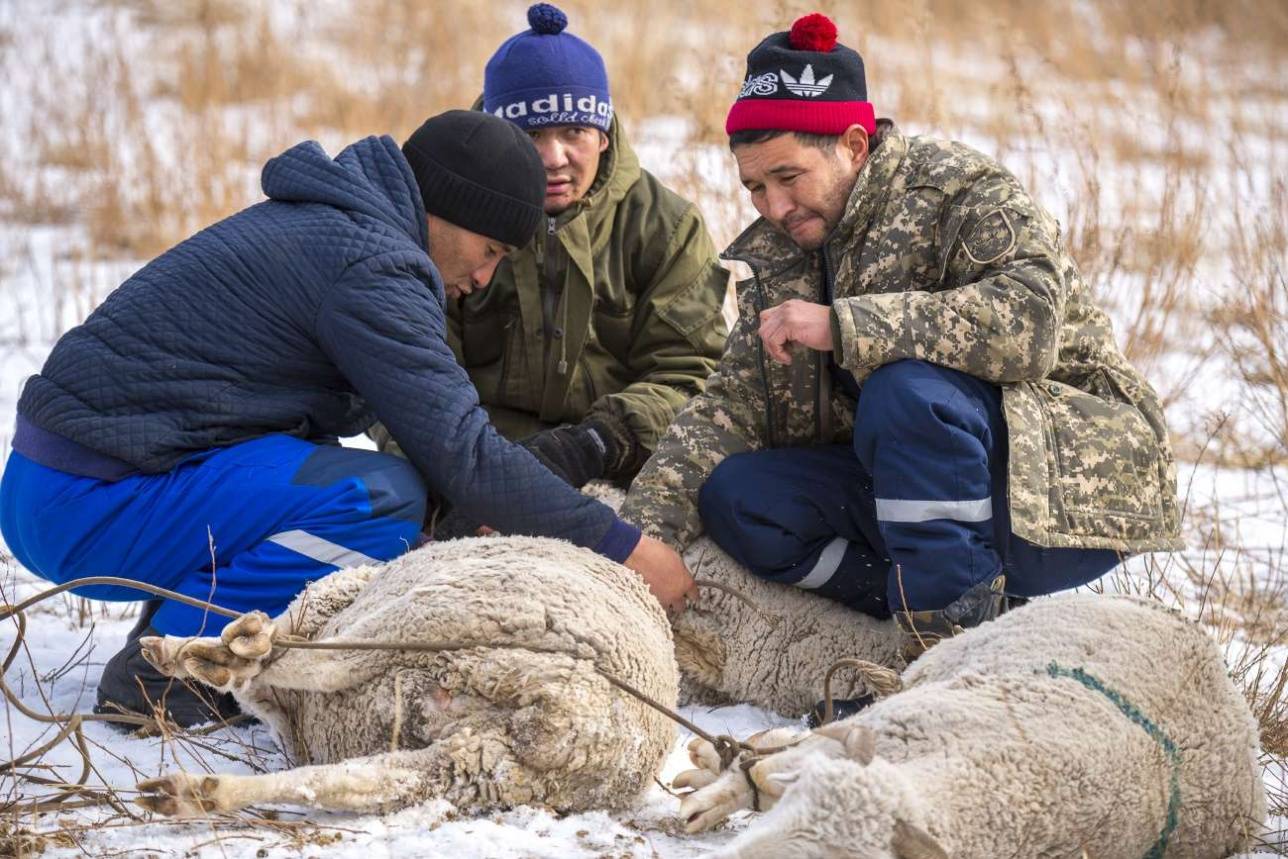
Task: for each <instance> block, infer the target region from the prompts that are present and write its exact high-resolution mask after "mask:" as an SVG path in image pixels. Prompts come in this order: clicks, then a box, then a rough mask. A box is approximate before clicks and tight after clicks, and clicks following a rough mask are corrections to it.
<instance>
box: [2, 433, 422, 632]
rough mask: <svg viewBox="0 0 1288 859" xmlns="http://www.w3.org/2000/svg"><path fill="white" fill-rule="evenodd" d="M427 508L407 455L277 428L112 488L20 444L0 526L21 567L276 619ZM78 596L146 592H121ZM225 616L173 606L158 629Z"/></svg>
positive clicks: (406, 545)
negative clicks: (111, 581)
mask: <svg viewBox="0 0 1288 859" xmlns="http://www.w3.org/2000/svg"><path fill="white" fill-rule="evenodd" d="M425 502H426V491H425V486H424V483H423V482H422V480H421V478H420V475H419V474H418V473H417V471H416V469H415V468H414V467H412V465H411V464H410V463H409V462H407V461H406V460H402V459H399V458H397V457H393V456H387V455H385V454H380V453H374V452H372V451H365V450H353V449H349V448H343V447H338V446H335V445H319V444H313V443H311V442H307V441H302V440H300V439H297V438H291V437H288V436H283V435H270V436H264V437H262V438H258V439H255V440H253V441H248V442H244V443H242V444H238V445H233V446H231V447H226V448H218V449H215V450H209V451H204V452H202V453H199V454H196V455H193V456H190V457H188V458H187V459H186V460H184V461H183V462H182V463H180V464H179V465H178V466H176V467H175V468H173V469H172V470H170V471H168V472H166V473H164V474H155V475H136V476H133V477H127V478H125V479H123V480H119V481H115V482H108V481H103V480H96V479H94V478H90V477H79V476H76V475H72V474H67V473H65V472H61V471H57V470H55V469H52V468H47V467H45V466H43V465H40V464H38V463H36V462H34V461H32V460H30V459H28V458H27V457H25V456H23V455H22V454H20V453H17V452H14V453H12V454H10V457H9V461H8V463H7V465H6V467H5V471H4V478H3V481H0V530H2V531H3V534H4V539H5V542H6V543H7V544H8V546H9V549H10V550H11V551H12V552H13V554H14V556H15V557H16V558H17V559H18V561H19V562H20V563H21V564H22V565H23V566H24V567H26V568H27V569H29V570H31V571H32V572H34V573H36V574H37V575H39V576H41V577H43V578H45V579H47V580H49V581H51V582H54V583H62V582H65V581H69V580H71V579H76V578H82V577H85V576H103V575H108V576H121V577H124V578H127V579H133V580H135V581H140V582H146V583H149V584H154V585H159V586H161V587H164V588H168V589H170V590H174V591H178V592H179V593H182V594H185V595H187V596H192V597H197V598H198V599H202V600H209V601H211V602H214V603H216V604H218V605H221V606H224V607H225V608H230V609H233V610H235V611H239V612H245V611H250V610H252V609H260V610H262V611H265V612H267V613H268V614H269V615H274V614H277V613H279V612H281V611H283V610H284V609H285V608H286V607H287V606H288V605H289V604H290V602H291V600H292V599H294V597H295V596H296V595H297V594H298V593H299V592H300V591H301V590H303V589H304V586H305V585H306V584H308V583H309V582H310V581H313V580H315V579H319V578H321V577H323V576H325V575H327V574H328V573H330V572H332V571H334V570H336V569H339V568H341V567H349V566H358V565H361V564H369V563H375V562H379V561H387V560H389V559H391V558H395V557H397V556H398V555H401V554H403V553H404V552H406V551H408V550H409V549H411V548H413V547H414V546H415V545H416V544H417V541H418V539H419V535H420V526H421V522H422V520H423V519H424V514H425ZM212 544H213V545H212ZM212 556H213V557H212ZM77 593H78V594H80V595H81V596H85V597H89V598H91V599H102V600H138V599H146V598H147V597H146V595H144V594H142V593H140V592H139V591H135V590H132V589H129V588H125V587H115V586H94V587H89V588H84V589H81V590H78V591H77ZM227 622H228V619H227V618H224V617H222V616H220V615H215V614H208V613H207V612H205V611H204V610H202V609H198V608H192V607H189V606H186V605H183V604H182V603H177V602H170V601H167V602H166V603H165V604H164V605H163V606H161V608H160V609H159V610H158V611H157V613H156V615H155V616H154V618H153V619H152V626H153V627H154V628H155V629H157V630H158V631H159V632H162V633H165V634H169V635H196V634H198V633H200V634H205V635H211V634H217V633H218V632H219V630H220V629H222V628H223V626H224V625H225V624H226V623H227Z"/></svg>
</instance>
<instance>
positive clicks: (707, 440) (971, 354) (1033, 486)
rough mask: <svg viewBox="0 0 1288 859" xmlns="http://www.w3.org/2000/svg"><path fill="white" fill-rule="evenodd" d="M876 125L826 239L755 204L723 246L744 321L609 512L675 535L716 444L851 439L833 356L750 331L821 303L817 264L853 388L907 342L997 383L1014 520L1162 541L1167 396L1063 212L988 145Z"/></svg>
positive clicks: (1123, 544) (1070, 541)
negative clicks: (1130, 350)
mask: <svg viewBox="0 0 1288 859" xmlns="http://www.w3.org/2000/svg"><path fill="white" fill-rule="evenodd" d="M878 134H879V137H878V138H877V139H878V141H879V144H878V145H877V146H876V147H875V148H874V149H873V151H872V154H871V155H870V157H869V158H868V161H867V163H866V164H865V165H864V167H863V169H862V171H861V172H860V174H859V177H858V180H857V182H856V183H855V187H854V190H853V193H852V194H851V195H850V198H849V201H848V203H847V207H846V211H845V214H844V215H843V217H842V220H841V222H840V224H838V225H837V228H836V229H835V230H834V231H833V233H832V235H831V237H830V238H829V240H828V242H827V244H826V245H825V246H824V248H823V249H822V250H821V251H820V252H818V253H812V254H808V255H805V254H802V252H801V251H799V250H798V249H797V248H796V247H795V245H793V244H792V243H791V242H790V241H789V240H788V239H787V238H786V237H785V236H784V235H782V234H781V233H780V232H778V231H777V230H776V229H775V228H773V227H772V226H771V225H770V224H769V223H767V222H765V221H764V220H763V219H762V220H758V221H757V222H756V223H754V224H752V225H751V227H749V228H748V229H747V230H746V231H745V232H744V233H743V234H742V235H741V236H740V237H739V238H738V239H737V240H736V241H735V242H734V243H733V245H732V246H731V247H730V248H729V250H728V251H726V253H725V257H726V258H728V259H737V260H742V261H744V262H746V263H747V264H748V265H749V266H750V267H751V269H752V272H753V277H752V278H751V279H750V280H748V281H743V282H741V283H739V284H738V299H739V322H738V324H737V325H736V326H735V329H734V331H733V332H732V333H731V334H730V337H729V342H728V345H727V346H726V348H725V352H724V356H723V357H722V359H721V362H720V366H719V369H718V370H717V372H716V374H715V375H713V376H712V377H711V379H710V380H708V383H707V389H706V391H705V393H703V394H702V395H700V396H698V397H695V398H694V399H693V400H691V401H690V402H689V404H688V405H687V406H686V407H685V408H684V410H683V411H682V412H681V413H680V415H679V416H678V417H677V418H676V420H675V422H674V423H673V424H672V426H671V429H670V431H669V432H668V433H667V436H666V437H665V438H664V439H663V441H662V443H661V444H660V445H659V447H658V450H657V453H656V455H655V456H654V457H653V459H652V460H650V461H649V463H648V464H647V465H646V466H645V467H644V469H643V471H641V473H640V475H639V477H638V478H637V479H636V481H635V483H634V485H633V486H632V489H631V492H630V495H629V496H628V497H627V501H626V504H625V506H624V507H623V508H622V517H623V518H624V519H626V520H628V521H631V522H634V523H635V524H637V525H639V526H641V527H643V528H644V529H645V530H646V531H647V532H649V533H652V534H654V535H655V536H658V537H660V538H662V539H663V540H665V541H667V542H669V543H670V544H672V545H673V546H678V547H684V546H687V545H688V544H689V543H690V542H691V541H692V540H693V539H694V538H695V537H697V536H698V534H699V533H700V532H701V527H702V526H701V522H700V520H699V517H698V511H697V495H698V490H699V488H700V487H701V485H702V483H703V482H704V481H705V480H706V478H707V476H708V475H709V474H710V473H711V471H712V470H713V469H714V468H715V467H716V465H717V464H718V463H719V462H720V461H721V460H723V459H724V458H725V457H726V456H729V455H731V454H734V453H738V452H740V451H747V450H756V449H760V448H765V447H798V446H807V445H814V444H820V443H842V442H847V441H849V440H850V437H851V434H852V428H853V412H854V406H855V404H854V401H853V400H851V399H849V398H848V397H846V396H845V395H843V394H842V393H840V392H839V391H834V390H832V389H831V385H830V374H829V373H828V370H827V355H825V354H823V353H819V352H812V351H810V350H800V351H799V352H798V353H797V357H796V358H795V360H793V362H792V363H791V364H790V365H788V366H783V365H780V364H776V363H774V362H772V361H770V360H769V358H768V356H767V355H766V354H765V352H764V350H763V348H762V345H761V342H760V340H759V338H758V337H757V334H756V330H757V325H758V318H757V317H758V313H759V311H761V310H763V309H764V308H767V307H772V306H775V305H778V304H780V303H782V302H783V301H785V300H787V299H791V298H798V299H803V300H806V301H811V302H815V303H825V298H824V295H825V294H826V293H825V283H824V278H825V277H831V278H832V284H833V295H834V296H835V300H834V301H833V305H832V307H833V313H832V317H833V326H832V327H833V339H834V340H838V339H839V342H837V343H836V344H835V345H836V349H837V352H836V353H835V355H836V359H837V361H838V362H839V363H840V364H841V365H842V366H843V367H845V368H846V369H848V370H849V371H851V372H852V373H853V374H854V377H855V378H856V379H857V380H858V382H859V384H860V385H862V383H863V380H864V379H865V378H866V377H867V376H868V375H869V374H870V373H871V372H872V371H873V370H875V369H876V368H878V367H880V366H882V365H884V364H888V363H891V362H894V361H898V360H901V359H905V358H915V359H920V360H925V361H930V362H933V363H935V364H939V365H942V366H945V367H952V368H954V369H957V370H960V371H962V372H965V373H969V374H971V375H973V376H976V377H978V378H981V379H985V380H987V381H989V382H993V383H995V384H998V385H1000V386H1001V388H1002V391H1003V395H1002V401H1003V408H1004V411H1005V415H1006V421H1007V428H1008V435H1009V441H1010V458H1009V465H1008V469H1009V474H1008V484H1009V485H1008V490H1009V503H1010V507H1011V516H1012V527H1013V530H1014V531H1015V533H1016V534H1018V535H1019V536H1020V537H1022V538H1024V539H1026V540H1028V541H1030V542H1032V543H1036V544H1038V545H1041V546H1059V547H1085V548H1109V549H1114V550H1118V551H1121V552H1124V553H1129V552H1139V551H1149V550H1158V549H1167V548H1174V547H1175V546H1176V545H1177V541H1176V537H1177V534H1178V531H1179V510H1178V507H1177V503H1176V467H1175V463H1174V460H1173V457H1172V452H1171V447H1170V444H1169V441H1168V436H1167V426H1166V424H1165V422H1164V417H1163V410H1162V407H1161V405H1160V403H1159V400H1158V396H1157V394H1155V392H1154V390H1153V389H1152V388H1151V387H1150V385H1149V384H1148V383H1147V382H1146V381H1145V380H1144V379H1143V378H1142V377H1141V376H1140V374H1138V373H1137V372H1136V371H1135V370H1134V369H1133V368H1132V367H1131V365H1130V364H1128V363H1127V360H1126V358H1125V357H1124V356H1123V355H1122V353H1121V352H1120V351H1119V349H1118V347H1117V345H1116V344H1115V342H1114V337H1113V332H1112V330H1111V328H1110V323H1109V319H1108V317H1107V316H1106V315H1105V313H1104V312H1103V311H1101V310H1100V309H1099V308H1098V307H1096V306H1095V305H1094V304H1093V303H1092V298H1091V294H1090V291H1089V289H1088V287H1087V285H1086V283H1085V282H1084V281H1083V280H1082V277H1081V276H1080V275H1079V273H1078V270H1077V267H1076V266H1075V265H1074V262H1073V260H1072V259H1071V258H1070V256H1069V254H1068V252H1067V251H1066V250H1065V248H1064V247H1063V244H1062V243H1061V240H1060V236H1059V226H1058V225H1057V224H1056V223H1055V221H1054V220H1053V219H1052V218H1051V217H1050V216H1049V215H1048V214H1047V213H1046V212H1045V211H1043V210H1042V209H1041V208H1040V207H1039V206H1038V205H1037V204H1036V203H1035V202H1034V201H1033V199H1032V198H1031V197H1030V196H1029V195H1028V194H1027V193H1026V192H1025V191H1024V190H1023V188H1021V187H1020V184H1019V182H1018V181H1017V180H1016V179H1015V177H1014V176H1012V175H1011V174H1010V173H1009V172H1008V171H1006V170H1005V169H1004V168H1002V167H1001V166H1000V165H998V164H997V163H996V162H994V161H993V160H992V159H990V158H988V157H986V156H984V155H982V154H980V153H978V152H976V151H974V150H972V149H970V148H968V147H966V146H964V145H962V144H959V143H951V142H945V141H940V140H934V139H930V138H922V137H905V136H903V135H902V134H900V133H899V132H898V131H897V130H896V129H895V128H894V127H893V126H892V125H891V124H890V123H889V122H888V121H885V120H883V121H882V124H881V129H880V130H879V132H878ZM802 353H803V354H802Z"/></svg>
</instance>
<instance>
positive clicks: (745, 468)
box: [698, 453, 757, 543]
mask: <svg viewBox="0 0 1288 859" xmlns="http://www.w3.org/2000/svg"><path fill="white" fill-rule="evenodd" d="M756 471H757V469H756V463H755V457H753V456H751V455H750V454H746V453H735V454H734V455H733V456H730V457H726V458H725V460H724V461H723V462H721V463H720V464H719V465H717V466H716V467H715V470H714V471H712V472H711V475H710V476H709V477H708V478H707V480H706V482H705V483H703V484H702V488H701V489H700V490H698V514H699V515H700V516H701V517H702V524H703V526H704V527H705V528H706V530H707V531H708V532H709V533H711V536H712V538H713V539H715V540H716V542H717V543H720V538H719V537H718V536H717V534H722V533H724V532H726V531H727V530H729V527H731V526H732V525H733V522H734V519H735V510H736V508H737V506H738V500H739V499H740V498H745V497H746V496H747V493H748V491H749V490H750V488H751V487H752V486H753V485H754V483H755V480H756Z"/></svg>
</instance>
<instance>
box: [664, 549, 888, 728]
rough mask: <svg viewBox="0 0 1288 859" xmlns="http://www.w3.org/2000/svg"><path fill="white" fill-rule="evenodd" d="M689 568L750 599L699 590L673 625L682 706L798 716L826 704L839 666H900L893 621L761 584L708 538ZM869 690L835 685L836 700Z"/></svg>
mask: <svg viewBox="0 0 1288 859" xmlns="http://www.w3.org/2000/svg"><path fill="white" fill-rule="evenodd" d="M684 559H685V562H686V563H687V564H688V565H689V569H690V570H692V571H693V575H694V576H695V577H697V578H698V579H701V580H707V581H713V582H716V583H718V584H721V585H724V586H726V587H728V588H732V589H733V590H735V591H737V592H738V594H739V595H741V596H743V597H745V598H746V600H747V602H743V601H742V600H739V599H738V598H737V597H735V596H734V595H732V594H730V593H727V592H725V591H722V590H718V589H716V588H702V589H700V590H699V597H698V600H697V602H696V603H694V605H693V606H692V607H690V608H689V610H688V611H686V612H684V614H682V615H680V616H679V617H678V618H677V619H676V621H675V628H674V635H675V658H676V662H677V663H679V666H680V674H681V677H682V680H683V688H684V697H685V698H686V699H690V700H695V701H701V702H703V703H708V704H723V703H730V702H739V703H750V704H756V705H758V706H761V707H767V708H769V709H771V710H776V711H778V712H780V713H786V714H788V715H793V716H794V715H799V714H801V713H803V712H805V711H806V710H807V709H809V708H810V707H811V706H813V705H814V704H815V703H816V702H817V701H818V700H819V699H820V698H822V695H823V676H824V675H825V674H826V673H827V669H828V668H829V667H830V666H831V665H832V664H833V663H835V662H836V661H837V660H838V659H841V658H843V657H851V658H856V659H863V660H866V661H868V662H875V663H877V664H879V665H884V666H890V667H897V668H902V667H903V658H902V657H901V656H900V654H899V645H900V643H901V641H902V639H901V636H900V633H899V631H898V628H897V627H896V626H895V623H894V621H892V620H877V619H875V618H872V617H869V616H868V615H865V614H862V613H860V612H856V611H852V610H850V609H847V608H845V607H844V606H842V605H841V604H839V603H836V602H833V601H832V600H829V599H824V598H823V597H820V596H818V595H816V594H812V593H810V592H808V591H803V590H801V589H800V588H794V587H790V586H788V585H780V584H777V583H776V582H767V581H764V580H763V579H758V578H756V577H755V576H753V575H752V574H751V573H749V572H747V571H746V570H745V569H743V568H742V567H741V566H740V565H739V564H738V563H737V562H735V561H734V560H733V559H732V558H730V557H729V556H728V555H726V554H725V553H724V552H723V551H722V550H721V549H720V548H719V547H718V546H716V545H715V544H714V543H712V542H711V541H710V540H708V539H707V538H705V537H704V538H702V539H700V540H698V541H697V542H696V543H694V544H693V546H692V547H691V548H690V549H689V551H688V552H686V553H685V556H684ZM748 603H750V604H748ZM865 691H867V689H866V687H865V686H864V685H863V683H862V681H861V680H859V679H857V678H855V677H853V676H852V675H851V674H849V673H846V674H844V675H842V674H838V675H837V677H836V679H835V680H834V682H833V693H834V694H835V695H836V696H837V697H839V698H849V697H854V696H855V695H858V694H860V693H862V692H865Z"/></svg>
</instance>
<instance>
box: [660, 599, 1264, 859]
mask: <svg viewBox="0 0 1288 859" xmlns="http://www.w3.org/2000/svg"><path fill="white" fill-rule="evenodd" d="M792 741H793V740H792V738H790V737H787V736H784V735H783V734H782V733H781V732H776V733H774V734H772V735H766V736H763V737H760V738H759V739H758V741H757V742H758V743H759V746H760V747H762V748H763V747H766V746H779V747H780V748H781V746H782V745H783V744H784V743H791V742H792ZM1257 747H1258V736H1257V726H1256V724H1255V721H1254V719H1253V718H1252V715H1251V713H1250V712H1249V709H1248V705H1247V703H1246V702H1245V701H1244V699H1243V697H1242V696H1241V695H1240V694H1239V692H1238V690H1237V689H1236V688H1235V687H1234V684H1233V683H1232V682H1231V681H1230V678H1229V676H1228V675H1227V673H1226V668H1225V665H1224V663H1223V661H1222V658H1221V653H1220V651H1219V650H1218V649H1217V647H1216V645H1215V644H1214V643H1213V641H1212V640H1211V639H1210V638H1209V637H1208V635H1207V634H1206V633H1204V631H1203V630H1202V629H1201V628H1199V627H1198V626H1197V625H1195V624H1193V623H1190V622H1187V621H1185V620H1184V619H1182V618H1181V617H1180V616H1178V615H1175V614H1173V613H1171V612H1169V611H1167V610H1165V609H1164V608H1162V607H1160V606H1159V605H1157V604H1153V603H1148V602H1145V601H1141V600H1136V599H1133V598H1127V597H1103V596H1095V595H1078V596H1070V597H1060V598H1054V599H1044V600H1039V601H1036V602H1034V603H1033V604H1031V605H1029V606H1026V607H1024V608H1020V609H1017V610H1015V611H1013V612H1011V613H1009V614H1006V615H1004V616H1003V617H1001V618H999V619H998V620H996V621H993V622H991V623H988V624H985V625H983V626H981V627H978V628H976V629H973V630H968V631H967V632H966V633H965V634H963V635H960V636H958V637H957V638H954V639H951V640H949V641H945V642H943V643H941V644H939V645H937V646H936V647H934V648H933V649H931V650H930V651H929V652H928V653H926V654H925V655H924V656H922V657H921V658H920V659H918V660H917V661H915V662H914V663H913V664H912V665H911V666H910V667H909V668H908V669H907V670H906V671H905V672H904V674H903V691H901V692H898V693H896V694H894V695H892V696H890V697H888V698H886V699H884V700H881V701H879V702H877V703H876V704H874V705H873V706H871V707H869V708H868V709H866V710H865V711H863V712H861V713H859V714H858V715H856V716H854V717H852V718H850V719H847V720H844V721H841V722H836V723H833V724H831V725H825V726H824V727H823V728H821V729H819V730H818V731H815V732H814V733H813V734H812V735H808V736H805V737H803V738H800V741H799V742H798V743H797V744H795V745H791V746H790V747H789V748H787V749H785V750H782V751H778V752H776V753H772V754H769V755H768V756H767V757H764V758H761V759H759V762H756V763H754V764H752V763H751V761H750V760H748V761H746V762H745V763H748V764H751V765H750V766H749V768H748V770H747V773H746V775H744V772H743V771H742V769H741V768H740V767H739V766H737V765H735V766H732V767H730V768H729V769H728V770H726V771H725V772H723V773H718V772H717V770H718V768H719V767H718V763H717V761H716V759H715V756H714V751H713V750H712V749H711V748H710V747H709V744H704V743H702V742H696V743H694V744H692V745H691V756H692V757H693V759H694V762H695V763H697V764H698V765H699V767H700V768H699V769H696V770H690V771H689V772H687V773H682V774H681V776H680V777H678V778H677V780H676V781H677V784H679V785H682V786H683V785H688V786H693V787H697V788H699V789H698V790H697V791H696V792H694V793H692V794H690V795H689V796H687V797H686V798H685V800H684V802H683V803H682V805H681V809H680V814H681V816H682V817H684V818H685V819H686V820H687V821H688V825H689V828H690V829H691V830H699V829H705V828H707V827H710V826H713V825H715V824H716V823H718V822H719V821H721V820H723V819H724V818H725V817H726V816H727V815H729V814H730V813H731V812H733V811H735V810H737V809H741V808H748V807H751V806H752V805H753V803H755V802H756V801H757V800H758V803H759V806H760V807H761V808H762V809H763V808H769V807H771V806H772V810H771V811H770V812H769V813H768V814H766V815H765V816H764V817H763V818H762V819H760V820H759V821H757V822H756V823H755V824H754V825H753V826H752V827H751V828H749V829H748V830H747V831H746V832H744V833H742V834H741V835H740V836H739V837H738V838H736V839H735V840H734V841H733V842H731V843H730V844H729V845H728V846H727V847H725V848H724V849H723V850H721V851H719V852H718V854H717V855H718V856H720V857H723V859H734V858H735V857H737V859H754V857H780V856H793V857H812V856H815V857H823V856H827V857H862V859H891V857H895V859H947V857H949V856H951V857H953V859H993V857H1030V856H1046V857H1070V859H1082V858H1083V857H1094V859H1141V857H1149V859H1161V857H1164V856H1166V857H1168V859H1203V857H1212V859H1218V857H1225V856H1229V855H1230V854H1231V853H1234V852H1237V851H1238V850H1240V849H1242V848H1244V847H1246V846H1247V844H1248V842H1249V840H1250V838H1251V837H1252V836H1255V835H1256V834H1257V833H1258V832H1259V831H1260V829H1261V826H1262V824H1263V821H1264V818H1265V812H1266V808H1265V796H1264V787H1263V785H1262V781H1261V778H1260V771H1259V768H1258V766H1257V751H1258V749H1257ZM752 760H754V758H753V759H752ZM753 784H754V786H755V787H754V789H753V787H752V785H753ZM757 793H758V796H757V795H756V794H757ZM775 803H776V804H775Z"/></svg>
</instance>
